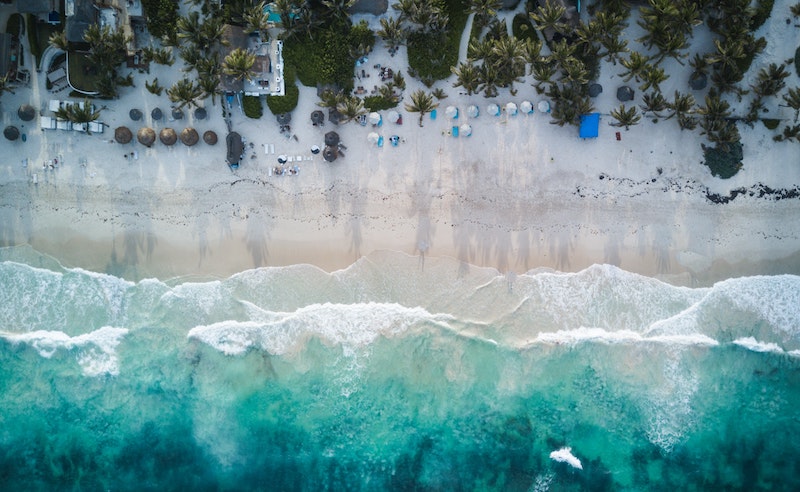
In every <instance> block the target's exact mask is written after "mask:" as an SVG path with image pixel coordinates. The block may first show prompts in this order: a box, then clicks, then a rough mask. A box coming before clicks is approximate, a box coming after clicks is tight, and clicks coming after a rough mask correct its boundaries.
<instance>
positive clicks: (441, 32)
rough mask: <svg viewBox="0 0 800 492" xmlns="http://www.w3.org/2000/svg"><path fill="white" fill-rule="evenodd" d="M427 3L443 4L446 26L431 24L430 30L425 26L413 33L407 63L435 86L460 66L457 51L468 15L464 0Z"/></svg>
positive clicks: (410, 37) (424, 80)
mask: <svg viewBox="0 0 800 492" xmlns="http://www.w3.org/2000/svg"><path fill="white" fill-rule="evenodd" d="M426 3H427V4H428V5H431V4H436V3H441V4H442V9H441V10H442V14H444V15H445V16H446V17H447V19H448V22H447V23H446V25H447V27H446V28H439V27H437V24H436V23H429V24H427V26H428V27H427V28H426V27H425V25H424V24H423V25H422V26H421V27H420V28H419V29H417V30H414V31H412V32H411V33H410V34H409V35H408V43H407V44H408V64H409V67H410V68H411V69H412V70H413V71H414V72H415V73H416V74H417V76H418V77H419V78H420V79H421V80H422V81H423V82H424V83H426V84H428V85H432V84H433V82H434V81H436V80H441V79H446V78H447V77H449V76H450V67H453V66H455V65H456V64H457V63H458V48H459V44H460V42H461V34H462V32H463V31H464V26H465V25H466V23H467V17H468V13H467V2H466V1H465V0H441V2H433V1H432V2H426ZM439 15H441V14H439ZM412 22H413V21H412ZM430 26H433V27H430Z"/></svg>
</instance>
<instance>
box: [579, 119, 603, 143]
mask: <svg viewBox="0 0 800 492" xmlns="http://www.w3.org/2000/svg"><path fill="white" fill-rule="evenodd" d="M599 130H600V113H590V114H582V115H581V126H580V129H579V131H578V135H580V137H581V138H597V135H598V133H599Z"/></svg>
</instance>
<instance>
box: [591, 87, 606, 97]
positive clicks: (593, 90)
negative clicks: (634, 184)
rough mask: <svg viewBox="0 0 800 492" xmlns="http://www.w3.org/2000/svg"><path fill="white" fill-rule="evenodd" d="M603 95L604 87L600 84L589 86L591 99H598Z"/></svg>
mask: <svg viewBox="0 0 800 492" xmlns="http://www.w3.org/2000/svg"><path fill="white" fill-rule="evenodd" d="M602 93H603V86H602V85H600V84H590V85H589V97H597V96H599V95H600V94H602Z"/></svg>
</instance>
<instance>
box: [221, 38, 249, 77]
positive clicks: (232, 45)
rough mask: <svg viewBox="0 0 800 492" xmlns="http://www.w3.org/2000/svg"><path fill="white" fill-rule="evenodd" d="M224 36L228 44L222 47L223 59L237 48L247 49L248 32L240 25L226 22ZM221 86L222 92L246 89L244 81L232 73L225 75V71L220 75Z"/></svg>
mask: <svg viewBox="0 0 800 492" xmlns="http://www.w3.org/2000/svg"><path fill="white" fill-rule="evenodd" d="M222 37H223V39H224V40H226V41H227V42H228V45H227V46H223V49H222V59H223V60H224V59H225V57H226V56H228V54H230V52H231V51H233V50H235V49H236V48H241V49H243V50H245V49H247V34H246V33H245V32H244V30H243V29H242V28H241V27H239V26H232V25H230V24H226V25H225V33H224V34H223V35H222ZM219 88H220V90H221V91H222V92H242V91H243V90H244V81H243V80H236V79H235V78H233V77H231V76H230V75H225V74H224V73H223V74H221V75H220V77H219Z"/></svg>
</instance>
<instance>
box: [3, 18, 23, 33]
mask: <svg viewBox="0 0 800 492" xmlns="http://www.w3.org/2000/svg"><path fill="white" fill-rule="evenodd" d="M6 32H7V33H9V34H13V35H15V36H20V35H22V15H21V14H17V13H14V14H11V15H10V16H9V17H8V22H7V23H6Z"/></svg>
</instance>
